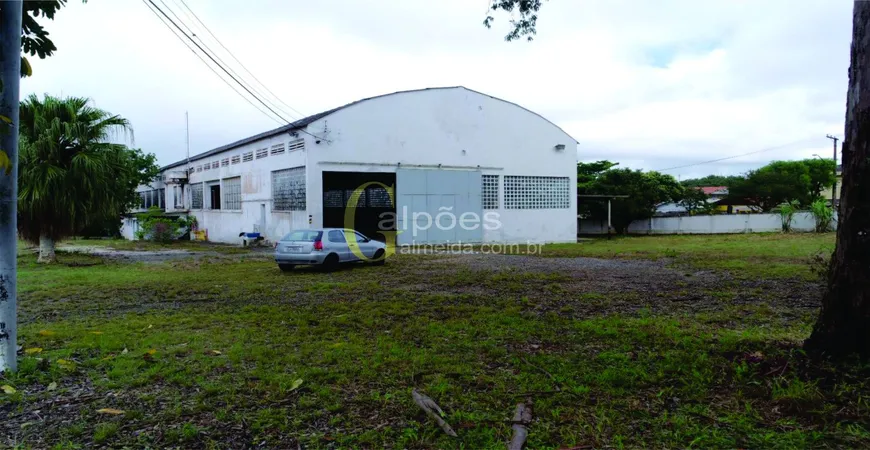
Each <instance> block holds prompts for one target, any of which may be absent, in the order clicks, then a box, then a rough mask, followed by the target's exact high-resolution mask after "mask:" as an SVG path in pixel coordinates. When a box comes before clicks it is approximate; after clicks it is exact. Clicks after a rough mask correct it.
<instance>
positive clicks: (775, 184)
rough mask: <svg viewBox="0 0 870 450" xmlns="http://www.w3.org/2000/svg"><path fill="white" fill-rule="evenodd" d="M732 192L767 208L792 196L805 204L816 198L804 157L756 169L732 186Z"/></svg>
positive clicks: (769, 208) (799, 202) (751, 202)
mask: <svg viewBox="0 0 870 450" xmlns="http://www.w3.org/2000/svg"><path fill="white" fill-rule="evenodd" d="M728 194H729V196H731V197H736V198H741V199H745V200H746V202H747V203H748V204H750V205H754V206H758V207H759V208H761V209H762V210H763V211H765V212H768V211H771V210H773V208H776V207H777V206H778V205H781V204H783V203H786V202H789V201H791V200H797V202H798V204H800V205H802V206H809V205H810V204H812V202H813V200H814V196H813V194H812V179H811V178H810V172H809V168H808V167H807V166H806V164H804V163H803V162H802V161H774V162H772V163H770V164H768V165H766V166H764V167H762V168H760V169H756V170H752V171H750V172H749V173H748V174H747V176H746V178H745V179H743V180H741V181H739V182H737V183H735V184H734V185H733V186H731V187H730V188H729V189H728Z"/></svg>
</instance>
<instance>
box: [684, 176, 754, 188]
mask: <svg viewBox="0 0 870 450" xmlns="http://www.w3.org/2000/svg"><path fill="white" fill-rule="evenodd" d="M744 178H745V177H744V176H743V175H707V176H706V177H701V178H690V179H688V180H683V181H681V182H680V184H682V185H683V186H685V187H701V186H725V187H729V188H730V187H731V186H733V185H734V184H736V183H739V182H740V181H743V179H744Z"/></svg>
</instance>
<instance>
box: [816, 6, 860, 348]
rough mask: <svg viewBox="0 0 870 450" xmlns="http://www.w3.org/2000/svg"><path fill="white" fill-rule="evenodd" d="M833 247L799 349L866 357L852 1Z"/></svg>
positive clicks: (856, 30) (856, 29) (856, 33)
mask: <svg viewBox="0 0 870 450" xmlns="http://www.w3.org/2000/svg"><path fill="white" fill-rule="evenodd" d="M846 92H847V94H846V131H845V135H844V138H843V189H842V191H841V194H840V208H839V214H840V218H839V224H838V226H837V245H836V247H835V249H834V255H833V257H832V258H831V266H830V269H829V271H828V286H827V290H826V292H825V295H824V297H822V309H821V312H820V313H819V318H818V320H817V321H816V324H815V326H814V328H813V333H812V335H810V338H809V339H808V340H807V341H806V343H805V344H804V345H805V348H807V349H808V350H810V351H813V352H822V353H825V354H829V355H838V356H840V355H850V354H855V353H857V354H859V355H861V356H863V357H865V358H866V357H868V356H870V276H868V274H870V103H868V101H867V99H870V2H858V1H856V2H854V6H853V12H852V51H851V65H850V67H849V88H848V90H847V91H846Z"/></svg>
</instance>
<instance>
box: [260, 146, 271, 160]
mask: <svg viewBox="0 0 870 450" xmlns="http://www.w3.org/2000/svg"><path fill="white" fill-rule="evenodd" d="M267 156H269V149H268V148H261V149H259V150H257V159H261V158H265V157H267Z"/></svg>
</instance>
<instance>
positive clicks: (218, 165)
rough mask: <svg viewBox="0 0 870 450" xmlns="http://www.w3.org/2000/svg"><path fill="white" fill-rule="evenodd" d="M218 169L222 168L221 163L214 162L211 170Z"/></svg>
mask: <svg viewBox="0 0 870 450" xmlns="http://www.w3.org/2000/svg"><path fill="white" fill-rule="evenodd" d="M218 167H220V161H212V163H211V168H212V169H217V168H218Z"/></svg>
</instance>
